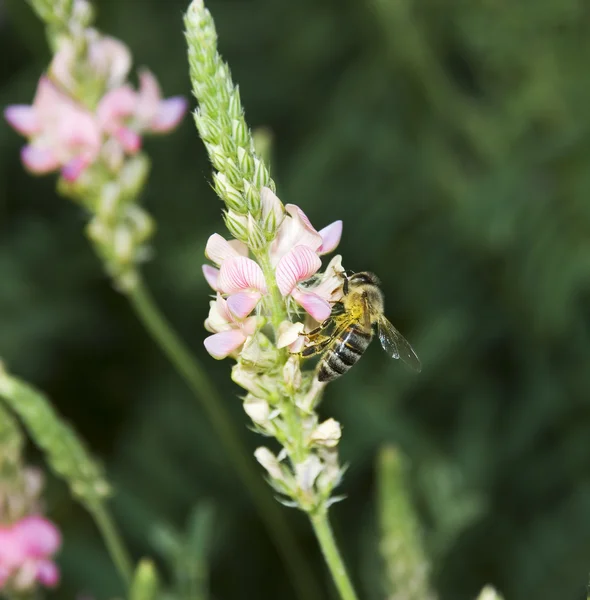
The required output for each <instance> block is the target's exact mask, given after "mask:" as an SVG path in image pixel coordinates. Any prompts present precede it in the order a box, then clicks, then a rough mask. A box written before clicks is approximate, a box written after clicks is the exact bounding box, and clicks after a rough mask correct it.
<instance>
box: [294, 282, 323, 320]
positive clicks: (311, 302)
mask: <svg viewBox="0 0 590 600" xmlns="http://www.w3.org/2000/svg"><path fill="white" fill-rule="evenodd" d="M291 296H293V298H294V300H295V302H297V304H299V306H301V307H303V308H304V309H305V310H306V312H308V313H309V314H310V315H311V316H312V317H313V318H314V319H315V320H316V321H318V323H321V322H322V321H325V320H326V319H327V318H328V317H329V316H330V313H331V312H332V307H331V306H330V305H329V304H328V303H327V302H326V301H325V300H324V299H323V298H320V297H319V296H318V295H317V294H313V293H312V292H304V291H302V290H300V289H298V288H295V289H294V290H293V291H292V292H291Z"/></svg>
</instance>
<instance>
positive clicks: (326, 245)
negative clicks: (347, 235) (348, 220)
mask: <svg viewBox="0 0 590 600" xmlns="http://www.w3.org/2000/svg"><path fill="white" fill-rule="evenodd" d="M319 233H320V235H321V236H322V245H321V246H320V248H319V250H318V254H328V252H332V250H334V249H335V248H336V246H338V244H339V243H340V238H341V237H342V221H334V222H333V223H331V224H330V225H328V226H327V227H324V228H323V229H320V232H319Z"/></svg>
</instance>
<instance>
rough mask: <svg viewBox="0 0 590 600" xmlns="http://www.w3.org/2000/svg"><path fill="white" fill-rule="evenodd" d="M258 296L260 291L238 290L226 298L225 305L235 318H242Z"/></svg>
mask: <svg viewBox="0 0 590 600" xmlns="http://www.w3.org/2000/svg"><path fill="white" fill-rule="evenodd" d="M260 298H262V294H261V293H260V292H238V293H237V294H232V295H231V296H229V297H228V298H227V307H228V308H229V310H230V311H231V312H232V314H233V315H234V316H235V317H236V318H238V319H243V318H244V317H247V316H248V315H249V314H250V313H251V312H252V310H253V309H254V307H255V306H256V305H257V304H258V301H259V300H260Z"/></svg>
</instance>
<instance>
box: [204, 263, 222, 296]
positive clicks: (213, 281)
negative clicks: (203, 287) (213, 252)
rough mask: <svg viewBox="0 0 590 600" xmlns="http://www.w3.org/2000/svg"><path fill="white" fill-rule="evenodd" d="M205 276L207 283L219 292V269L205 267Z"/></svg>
mask: <svg viewBox="0 0 590 600" xmlns="http://www.w3.org/2000/svg"><path fill="white" fill-rule="evenodd" d="M202 268H203V275H204V276H205V279H206V280H207V283H208V284H209V285H210V286H211V287H212V288H213V289H214V290H215V291H217V278H218V277H219V269H216V268H215V267H212V266H210V265H203V267H202Z"/></svg>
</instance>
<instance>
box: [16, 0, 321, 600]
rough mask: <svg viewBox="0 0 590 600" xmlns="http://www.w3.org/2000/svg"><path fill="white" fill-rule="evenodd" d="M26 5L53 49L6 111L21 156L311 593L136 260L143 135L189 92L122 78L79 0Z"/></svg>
mask: <svg viewBox="0 0 590 600" xmlns="http://www.w3.org/2000/svg"><path fill="white" fill-rule="evenodd" d="M31 5H32V6H33V8H34V9H35V10H36V11H37V13H38V14H39V16H40V17H41V18H42V19H43V20H44V21H45V22H46V24H47V31H48V37H49V42H50V46H51V48H52V51H53V52H54V57H53V59H52V61H51V64H50V66H49V68H48V69H47V73H46V74H45V75H44V76H43V77H42V78H41V80H40V81H39V85H38V88H37V93H36V96H35V99H34V101H33V104H32V105H31V106H25V105H13V106H9V107H7V108H6V110H5V117H6V119H7V120H8V122H9V123H10V124H11V125H12V126H13V127H14V128H15V129H16V130H17V131H18V132H19V133H22V134H23V135H24V136H25V137H26V138H27V140H28V144H27V145H26V146H25V147H24V148H23V150H22V160H23V164H24V165H25V167H26V168H27V169H28V170H29V171H31V172H32V173H34V174H44V173H50V172H56V171H57V172H59V175H60V177H59V181H58V191H59V193H60V194H62V195H64V196H66V197H69V198H71V199H72V200H74V201H75V202H76V203H78V204H79V205H81V206H82V207H83V208H84V209H85V210H86V211H87V213H88V214H89V222H88V225H87V227H86V233H87V236H88V238H89V240H90V242H91V243H92V245H93V247H94V249H95V251H96V253H97V255H98V256H99V257H100V259H101V261H102V263H103V265H104V268H105V270H106V272H107V273H108V274H109V276H110V277H111V278H112V280H113V282H114V284H115V286H116V287H117V289H118V290H120V291H121V292H122V293H124V294H125V295H126V296H127V297H128V299H129V301H130V302H131V304H132V307H133V308H134V310H135V311H136V313H137V315H138V317H139V319H140V320H141V321H142V323H143V324H144V325H145V327H146V329H147V330H148V332H149V333H150V335H151V336H152V337H153V339H154V340H155V341H156V343H157V344H158V345H159V346H160V347H161V349H162V351H163V352H164V353H165V354H166V355H167V356H168V358H169V359H170V361H171V362H172V364H173V365H174V366H175V368H176V369H177V371H178V372H179V374H180V375H181V376H182V377H183V378H184V379H185V381H186V382H187V384H188V385H189V387H190V388H191V390H192V391H193V393H194V395H195V397H196V398H197V399H198V401H199V402H200V403H201V405H202V406H203V408H204V409H205V411H206V413H207V414H208V416H209V418H210V420H211V422H212V424H213V426H214V429H215V431H216V433H217V435H218V437H219V439H220V441H221V443H222V445H223V446H224V447H225V450H226V452H227V454H228V456H229V458H230V460H231V461H232V463H233V465H234V467H235V469H236V472H237V473H238V475H239V476H240V477H241V479H242V481H243V482H244V484H245V485H246V486H247V488H248V490H249V492H250V495H251V496H252V498H253V500H254V502H255V504H256V505H257V508H258V510H259V512H260V513H261V515H262V518H263V520H264V522H265V524H266V526H267V528H268V530H269V532H270V534H271V536H272V537H273V539H274V540H275V542H276V544H277V546H278V547H279V548H281V549H282V553H283V555H284V556H285V557H286V560H288V563H289V564H297V565H298V573H297V584H298V585H299V586H300V589H301V596H302V597H305V598H310V597H316V594H315V592H314V591H313V589H314V585H313V583H310V582H311V581H312V577H311V575H310V574H309V573H306V567H305V559H304V557H303V555H302V553H301V552H300V551H298V550H297V548H296V543H295V540H294V538H293V534H292V533H291V531H290V529H289V527H288V525H287V523H286V521H285V519H284V517H283V515H282V514H281V512H280V511H279V510H278V509H274V504H273V502H272V498H271V497H270V495H269V494H268V492H267V490H266V489H265V487H264V484H263V483H262V482H260V481H259V478H258V476H257V473H256V468H255V466H254V463H253V462H252V461H251V460H249V459H248V457H247V453H246V451H245V448H244V446H243V443H242V441H241V439H240V435H239V432H237V431H236V430H235V427H234V426H233V424H232V422H231V418H230V416H229V414H228V412H227V411H226V409H225V408H224V406H223V403H222V401H221V399H220V398H219V395H218V393H217V391H216V389H215V387H214V386H213V385H212V383H211V382H210V380H209V378H208V377H207V374H206V371H205V370H204V369H203V368H202V367H201V366H200V365H199V363H198V362H197V361H196V360H195V358H194V357H193V356H192V355H191V353H190V351H189V350H187V348H186V347H185V346H184V344H183V343H182V341H181V340H180V338H179V337H178V335H177V334H176V333H175V332H174V331H173V330H172V328H171V326H170V324H169V323H168V322H167V321H166V319H165V318H164V317H163V316H162V315H161V314H160V312H159V310H158V308H157V307H156V305H155V304H154V301H153V300H152V298H151V296H150V294H149V291H148V290H147V289H146V287H145V286H144V284H143V282H142V280H141V275H140V271H139V265H140V264H141V263H142V262H143V261H145V260H146V259H147V257H148V256H149V241H150V239H151V237H152V235H153V232H154V229H155V225H154V222H153V220H152V218H151V216H150V215H149V214H148V213H147V212H146V211H145V210H144V208H143V207H142V206H141V205H140V202H139V197H140V194H141V192H142V190H143V188H144V186H145V183H146V180H147V177H148V173H149V168H150V163H149V159H148V157H147V156H146V154H145V153H143V152H142V151H141V142H142V137H143V135H145V134H160V133H166V132H168V131H171V130H172V129H174V128H175V127H176V125H177V124H178V123H179V122H180V120H181V118H182V116H183V114H184V113H185V110H186V101H185V100H184V99H183V98H180V97H173V98H168V99H162V97H161V93H160V89H159V86H158V83H157V81H156V79H155V77H154V76H153V75H152V74H151V73H150V72H149V71H147V70H145V69H144V70H141V71H140V73H139V80H140V86H139V89H138V90H134V89H133V88H132V87H131V86H130V85H129V83H128V81H127V77H128V73H129V69H130V66H131V54H130V52H129V50H128V49H127V47H126V46H125V45H124V44H123V43H122V42H120V41H118V40H115V39H113V38H111V37H109V36H106V35H103V34H102V33H100V32H98V31H97V30H96V29H94V28H93V27H92V23H93V18H94V15H93V11H92V9H91V5H90V4H89V3H88V2H87V1H86V0H57V1H53V0H31ZM234 110H238V109H237V108H236V107H234ZM238 112H239V111H238ZM244 127H245V124H244ZM236 134H239V131H238V130H236ZM240 156H241V153H240ZM252 168H253V169H254V170H256V165H255V164H252ZM258 170H259V175H258V176H259V177H262V176H263V173H262V172H261V171H260V167H259V168H258ZM265 181H266V180H265ZM221 183H222V182H220V183H219V185H221ZM294 576H295V575H294Z"/></svg>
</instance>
